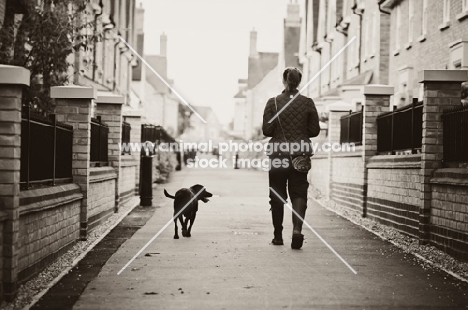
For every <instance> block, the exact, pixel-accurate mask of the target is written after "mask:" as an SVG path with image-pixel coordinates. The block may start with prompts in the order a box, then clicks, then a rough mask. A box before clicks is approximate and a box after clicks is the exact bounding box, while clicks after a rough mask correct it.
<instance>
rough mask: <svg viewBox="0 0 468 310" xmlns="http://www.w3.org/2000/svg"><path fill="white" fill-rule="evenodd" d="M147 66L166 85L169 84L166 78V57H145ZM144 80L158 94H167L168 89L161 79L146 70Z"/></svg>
mask: <svg viewBox="0 0 468 310" xmlns="http://www.w3.org/2000/svg"><path fill="white" fill-rule="evenodd" d="M145 59H146V61H147V62H148V64H149V65H150V66H151V67H152V68H153V69H154V70H155V71H156V72H157V73H158V74H159V75H160V76H161V77H162V78H163V79H164V80H165V81H167V82H168V83H169V82H171V81H169V79H168V78H167V57H166V56H160V55H146V56H145ZM146 80H147V81H148V83H150V84H151V86H153V87H154V89H155V90H156V92H158V93H169V90H168V87H167V86H166V84H164V82H163V81H161V79H160V78H159V77H158V76H157V75H156V74H154V72H153V71H152V70H151V69H150V70H146Z"/></svg>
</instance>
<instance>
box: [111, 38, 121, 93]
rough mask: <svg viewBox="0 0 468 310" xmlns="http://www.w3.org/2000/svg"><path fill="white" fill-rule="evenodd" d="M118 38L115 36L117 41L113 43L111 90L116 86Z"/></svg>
mask: <svg viewBox="0 0 468 310" xmlns="http://www.w3.org/2000/svg"><path fill="white" fill-rule="evenodd" d="M119 44H120V40H119V39H118V38H117V41H116V42H115V44H114V73H113V74H112V77H113V79H114V80H113V81H112V82H113V85H112V90H113V91H114V90H115V89H116V87H117V77H116V74H117V49H118V48H119Z"/></svg>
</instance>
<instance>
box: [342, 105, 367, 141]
mask: <svg viewBox="0 0 468 310" xmlns="http://www.w3.org/2000/svg"><path fill="white" fill-rule="evenodd" d="M362 114H363V111H362V110H361V111H358V112H353V113H352V112H351V111H349V114H348V115H344V116H342V117H341V119H340V127H341V130H340V143H354V144H355V145H361V144H362Z"/></svg>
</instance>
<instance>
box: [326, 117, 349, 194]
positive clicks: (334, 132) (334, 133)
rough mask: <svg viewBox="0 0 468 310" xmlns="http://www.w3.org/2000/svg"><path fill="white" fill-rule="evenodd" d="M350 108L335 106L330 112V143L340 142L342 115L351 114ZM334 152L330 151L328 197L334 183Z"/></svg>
mask: <svg viewBox="0 0 468 310" xmlns="http://www.w3.org/2000/svg"><path fill="white" fill-rule="evenodd" d="M349 111H350V110H343V109H337V108H334V109H333V110H330V112H329V114H328V141H327V142H328V143H330V145H331V144H332V143H339V142H340V134H341V122H340V119H341V117H342V116H344V115H347V114H349ZM332 153H333V152H331V151H330V152H328V184H327V187H326V192H325V196H326V197H327V199H330V198H331V187H332V184H333V156H332V155H333V154H332Z"/></svg>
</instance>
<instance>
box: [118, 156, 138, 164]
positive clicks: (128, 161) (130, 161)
mask: <svg viewBox="0 0 468 310" xmlns="http://www.w3.org/2000/svg"><path fill="white" fill-rule="evenodd" d="M137 165H138V163H137V161H136V160H135V159H134V158H133V156H132V155H128V154H126V155H122V159H121V161H120V167H134V166H137Z"/></svg>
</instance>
